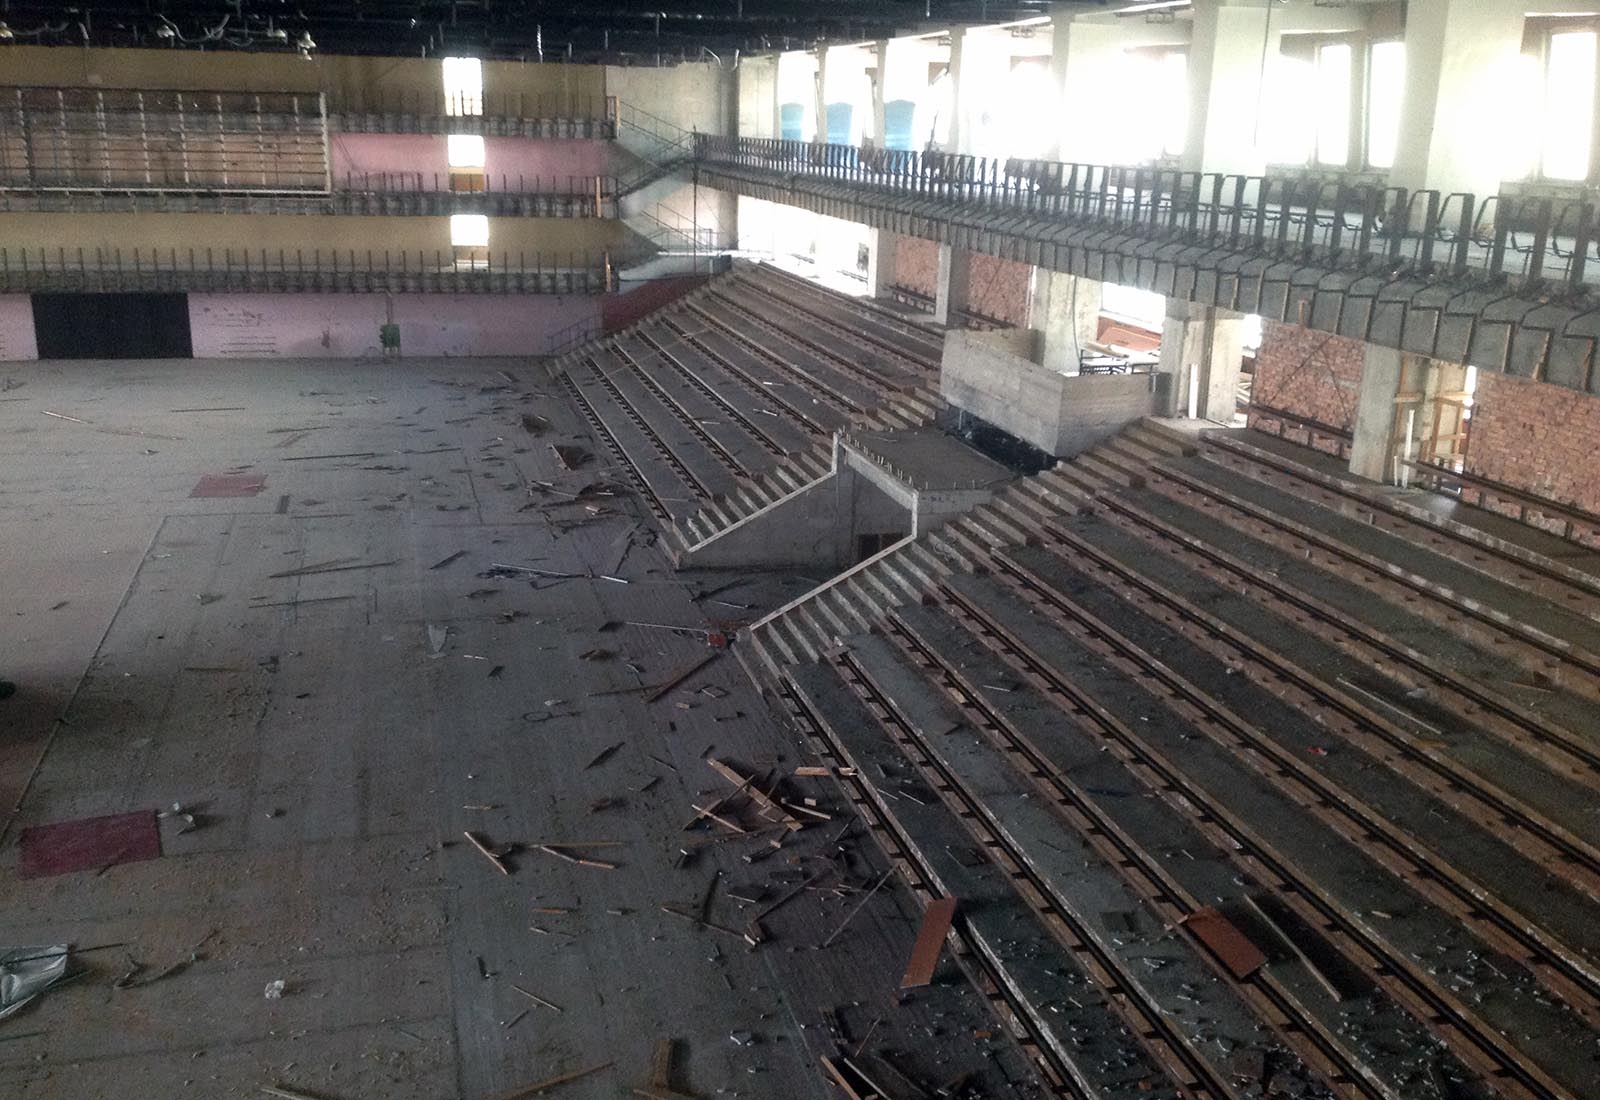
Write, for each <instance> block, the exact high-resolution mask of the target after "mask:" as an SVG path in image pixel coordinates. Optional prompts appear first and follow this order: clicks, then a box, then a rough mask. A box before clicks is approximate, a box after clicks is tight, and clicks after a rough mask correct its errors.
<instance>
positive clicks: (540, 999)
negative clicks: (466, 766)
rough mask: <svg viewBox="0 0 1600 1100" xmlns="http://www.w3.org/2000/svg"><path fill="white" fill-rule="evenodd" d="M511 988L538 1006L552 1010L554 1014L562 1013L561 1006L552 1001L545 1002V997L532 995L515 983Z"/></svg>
mask: <svg viewBox="0 0 1600 1100" xmlns="http://www.w3.org/2000/svg"><path fill="white" fill-rule="evenodd" d="M511 988H512V989H515V990H516V991H517V992H518V993H520V994H522V995H523V996H524V997H526V998H528V1000H530V1001H532V1002H533V1003H534V1004H536V1005H543V1006H544V1007H545V1008H548V1009H550V1010H551V1011H552V1012H560V1011H562V1008H561V1006H560V1005H558V1004H555V1003H554V1002H552V1001H547V1000H545V999H544V998H543V997H541V996H539V995H538V994H537V993H530V992H529V991H528V990H526V989H523V988H522V987H521V986H520V985H517V984H516V983H515V982H513V983H512V985H511Z"/></svg>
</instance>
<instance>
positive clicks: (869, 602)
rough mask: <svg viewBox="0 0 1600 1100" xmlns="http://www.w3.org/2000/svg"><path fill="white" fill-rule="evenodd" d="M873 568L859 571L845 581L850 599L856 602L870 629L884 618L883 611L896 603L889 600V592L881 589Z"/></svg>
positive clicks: (857, 609) (857, 608) (858, 610)
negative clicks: (874, 578) (873, 574)
mask: <svg viewBox="0 0 1600 1100" xmlns="http://www.w3.org/2000/svg"><path fill="white" fill-rule="evenodd" d="M872 573H873V570H871V569H869V570H867V571H865V572H864V573H857V574H856V575H855V576H853V577H851V578H850V579H849V580H847V581H845V582H844V587H845V589H847V590H848V592H849V599H850V600H851V601H852V602H853V603H854V605H855V608H856V611H857V613H858V614H859V615H861V616H862V617H864V618H865V619H866V623H865V624H864V625H865V626H866V628H867V629H868V630H871V629H872V626H873V624H874V623H876V622H877V621H878V620H880V619H882V618H883V613H884V612H885V611H887V610H888V609H889V608H890V607H893V606H894V604H893V602H892V601H889V594H888V593H887V592H884V591H883V590H881V589H879V588H878V586H877V582H875V581H874V580H873V579H872ZM886 601H887V602H886Z"/></svg>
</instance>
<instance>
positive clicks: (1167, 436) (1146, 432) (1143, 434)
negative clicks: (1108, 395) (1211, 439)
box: [1128, 419, 1199, 458]
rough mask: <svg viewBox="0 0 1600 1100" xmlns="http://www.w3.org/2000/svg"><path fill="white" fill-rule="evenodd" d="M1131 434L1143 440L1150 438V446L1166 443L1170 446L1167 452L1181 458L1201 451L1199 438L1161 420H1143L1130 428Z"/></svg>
mask: <svg viewBox="0 0 1600 1100" xmlns="http://www.w3.org/2000/svg"><path fill="white" fill-rule="evenodd" d="M1128 431H1129V433H1130V434H1133V435H1136V436H1138V437H1139V438H1140V439H1141V440H1148V441H1149V442H1148V444H1147V445H1149V446H1157V445H1158V444H1159V445H1164V446H1165V447H1167V448H1170V449H1169V450H1168V451H1167V453H1168V454H1171V455H1174V456H1176V457H1179V458H1188V457H1190V456H1192V455H1195V454H1198V453H1199V442H1198V438H1197V437H1196V436H1194V435H1191V434H1190V433H1188V432H1185V431H1184V430H1183V429H1181V428H1174V427H1171V426H1169V425H1167V424H1163V423H1161V422H1160V421H1159V420H1148V419H1147V420H1141V421H1139V422H1138V423H1137V424H1135V425H1133V426H1132V427H1130V428H1129V429H1128Z"/></svg>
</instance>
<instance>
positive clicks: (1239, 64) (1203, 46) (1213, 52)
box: [1181, 0, 1282, 175]
mask: <svg viewBox="0 0 1600 1100" xmlns="http://www.w3.org/2000/svg"><path fill="white" fill-rule="evenodd" d="M1274 10H1275V9H1274V6H1273V5H1271V4H1261V5H1259V6H1249V7H1244V6H1238V7H1236V6H1233V5H1231V4H1227V3H1225V2H1224V0H1195V4H1194V21H1193V29H1192V31H1191V35H1190V40H1189V124H1188V134H1187V137H1186V138H1185V141H1184V151H1183V157H1182V158H1181V159H1182V163H1183V167H1184V169H1185V170H1187V171H1191V172H1230V173H1242V174H1245V175H1258V174H1260V172H1261V171H1262V170H1263V169H1264V167H1265V164H1264V162H1263V160H1262V157H1261V154H1260V153H1259V151H1258V150H1257V143H1256V137H1257V129H1258V127H1257V115H1258V113H1259V107H1260V103H1261V74H1262V70H1263V64H1262V56H1263V55H1262V51H1263V50H1266V51H1268V52H1269V53H1276V52H1277V50H1278V40H1279V38H1281V37H1282V35H1281V33H1279V32H1278V31H1277V28H1276V27H1275V26H1274V25H1273V19H1272V15H1273V12H1274ZM1277 22H1278V23H1281V22H1282V18H1281V17H1280V18H1279V19H1278V20H1277Z"/></svg>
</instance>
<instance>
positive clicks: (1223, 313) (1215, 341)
mask: <svg viewBox="0 0 1600 1100" xmlns="http://www.w3.org/2000/svg"><path fill="white" fill-rule="evenodd" d="M1243 356H1244V316H1243V315H1242V314H1238V313H1233V312H1231V311H1229V310H1225V309H1218V308H1216V307H1215V306H1206V305H1201V304H1200V303H1198V302H1186V301H1181V300H1178V299H1174V298H1168V299H1167V317H1166V320H1165V322H1163V324H1162V326H1161V361H1160V363H1159V364H1158V365H1157V368H1156V369H1157V371H1158V372H1159V373H1160V374H1161V375H1163V376H1164V377H1165V382H1164V383H1163V385H1164V391H1163V392H1164V395H1165V399H1164V400H1158V401H1157V406H1158V409H1159V410H1160V412H1159V415H1162V416H1178V417H1187V416H1191V415H1192V416H1195V417H1197V418H1199V419H1201V420H1214V421H1216V422H1217V423H1219V424H1226V423H1228V422H1229V421H1231V420H1232V419H1233V414H1234V410H1235V408H1236V407H1237V405H1238V392H1239V365H1240V361H1241V360H1242V359H1243Z"/></svg>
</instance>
